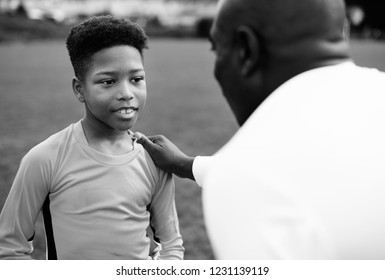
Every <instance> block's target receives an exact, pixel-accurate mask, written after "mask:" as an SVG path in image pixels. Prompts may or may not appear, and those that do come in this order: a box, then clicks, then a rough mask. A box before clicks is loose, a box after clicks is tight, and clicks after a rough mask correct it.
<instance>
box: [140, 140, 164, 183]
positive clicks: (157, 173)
mask: <svg viewBox="0 0 385 280" xmlns="http://www.w3.org/2000/svg"><path fill="white" fill-rule="evenodd" d="M136 145H137V146H138V149H140V151H139V156H140V157H141V158H142V159H143V160H144V162H145V163H146V164H147V166H148V168H149V170H150V171H151V174H152V175H153V177H154V178H156V179H157V180H160V179H161V178H163V177H165V176H168V175H169V173H167V172H166V171H164V170H163V169H160V168H159V167H158V166H156V164H155V162H154V161H153V160H152V158H151V156H150V154H149V153H148V152H147V151H146V149H145V148H144V147H143V146H142V145H141V144H139V143H137V142H136Z"/></svg>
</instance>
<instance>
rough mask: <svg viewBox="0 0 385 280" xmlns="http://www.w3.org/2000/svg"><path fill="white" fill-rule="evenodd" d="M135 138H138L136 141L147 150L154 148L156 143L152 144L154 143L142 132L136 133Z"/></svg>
mask: <svg viewBox="0 0 385 280" xmlns="http://www.w3.org/2000/svg"><path fill="white" fill-rule="evenodd" d="M134 136H135V137H136V141H137V142H138V143H139V144H141V145H142V146H143V147H144V148H145V149H146V150H149V149H151V148H153V145H154V143H152V141H151V140H150V139H148V138H147V136H146V135H144V134H142V133H140V132H135V133H134Z"/></svg>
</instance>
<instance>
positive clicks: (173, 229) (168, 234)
mask: <svg viewBox="0 0 385 280" xmlns="http://www.w3.org/2000/svg"><path fill="white" fill-rule="evenodd" d="M161 174H162V176H161V180H160V182H159V186H158V187H157V190H156V191H155V193H154V195H153V198H152V202H151V205H150V208H149V211H150V215H151V218H150V219H151V227H152V229H153V231H154V236H155V239H159V241H160V243H161V245H162V250H161V251H160V255H159V257H158V259H160V260H175V259H177V260H181V259H183V256H184V248H183V245H182V244H183V241H182V236H181V234H180V232H179V221H178V215H177V212H176V207H175V185H174V180H173V178H172V175H171V174H169V173H164V172H161Z"/></svg>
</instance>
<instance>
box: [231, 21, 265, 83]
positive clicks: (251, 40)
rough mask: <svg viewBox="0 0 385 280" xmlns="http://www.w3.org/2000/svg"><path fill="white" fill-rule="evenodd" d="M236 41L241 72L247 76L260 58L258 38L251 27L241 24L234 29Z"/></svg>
mask: <svg viewBox="0 0 385 280" xmlns="http://www.w3.org/2000/svg"><path fill="white" fill-rule="evenodd" d="M236 42H237V45H236V47H237V53H238V62H239V64H240V67H241V74H242V75H243V76H249V75H251V73H252V72H253V70H255V69H256V68H257V66H258V64H259V62H260V60H261V47H260V41H259V38H258V36H257V35H256V34H255V32H254V31H253V29H252V28H250V27H248V26H245V25H242V26H240V27H238V29H237V30H236Z"/></svg>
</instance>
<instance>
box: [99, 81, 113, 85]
mask: <svg viewBox="0 0 385 280" xmlns="http://www.w3.org/2000/svg"><path fill="white" fill-rule="evenodd" d="M100 83H101V84H103V85H106V86H110V85H113V84H114V83H115V80H103V81H100Z"/></svg>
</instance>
